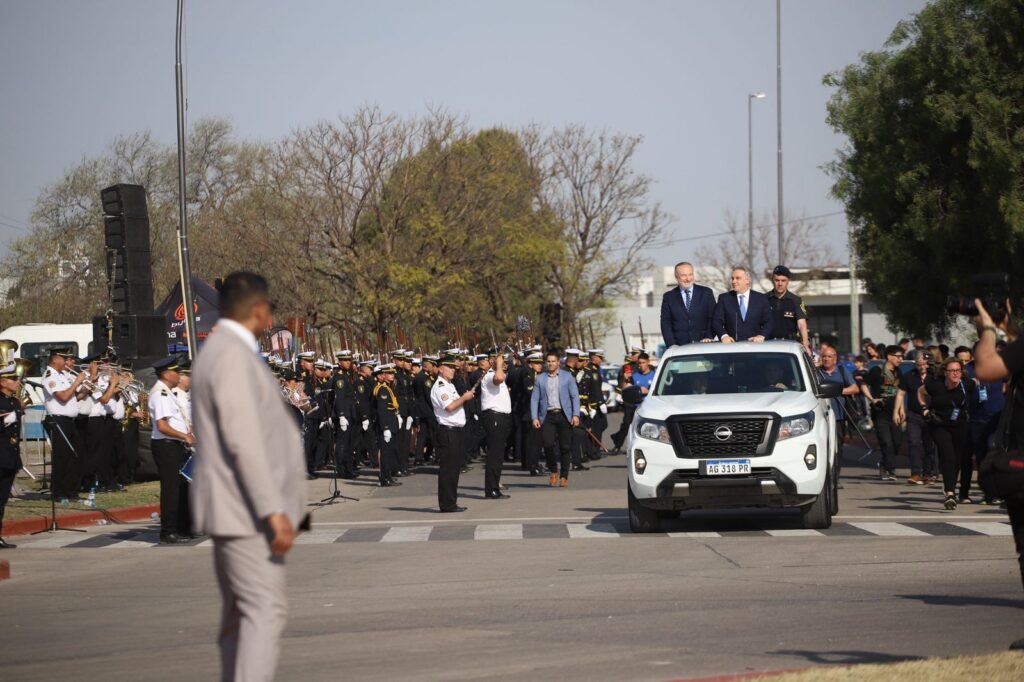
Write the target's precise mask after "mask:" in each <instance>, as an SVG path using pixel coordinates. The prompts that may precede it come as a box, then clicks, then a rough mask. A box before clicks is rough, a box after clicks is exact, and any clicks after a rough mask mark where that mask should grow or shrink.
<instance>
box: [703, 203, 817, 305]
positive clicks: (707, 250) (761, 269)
mask: <svg viewBox="0 0 1024 682" xmlns="http://www.w3.org/2000/svg"><path fill="white" fill-rule="evenodd" d="M786 215H793V212H792V211H787V212H786ZM755 222H756V224H755V225H754V253H753V255H751V254H749V253H748V248H747V244H748V231H747V226H746V224H744V221H741V220H740V219H739V217H738V216H737V215H736V214H734V213H732V212H726V214H725V217H724V219H723V223H724V226H725V229H724V231H723V233H722V237H721V238H720V239H719V240H718V241H717V242H715V244H714V245H713V246H706V245H705V246H700V247H698V248H697V250H696V256H697V263H698V265H699V266H700V268H701V270H702V272H703V273H705V277H709V276H710V277H711V278H712V281H710V282H705V283H706V284H708V285H709V286H712V287H715V288H718V289H723V290H729V289H731V288H732V282H731V276H732V269H733V267H735V266H737V265H744V266H747V267H749V268H751V272H752V273H753V276H754V280H755V282H756V281H757V280H758V279H759V278H761V277H768V276H769V275H770V273H771V271H772V270H774V269H775V266H776V265H779V263H778V262H777V261H778V254H777V250H778V239H777V233H776V220H775V218H774V214H770V213H765V214H763V215H761V216H760V217H758V218H756V219H755ZM824 229H825V223H823V222H820V221H815V220H809V219H807V218H805V217H800V218H797V219H795V220H790V221H789V222H787V223H786V225H785V229H784V231H783V235H782V238H783V241H782V252H783V257H784V260H786V261H788V262H785V263H783V265H786V266H788V267H790V268H794V267H800V268H811V269H818V268H826V267H830V266H833V265H835V264H836V256H835V252H834V251H833V250H832V246H831V245H830V244H829V243H828V242H827V241H826V240H825V237H824V234H823V231H824ZM707 273H711V274H710V275H709V274H707ZM801 286H802V284H801V283H799V282H794V283H793V286H792V289H793V291H794V292H796V293H799V291H800V288H801Z"/></svg>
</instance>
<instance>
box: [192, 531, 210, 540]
mask: <svg viewBox="0 0 1024 682" xmlns="http://www.w3.org/2000/svg"><path fill="white" fill-rule="evenodd" d="M188 537H189V539H190V540H201V539H203V538H205V537H206V533H189V535H188Z"/></svg>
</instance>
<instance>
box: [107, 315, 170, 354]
mask: <svg viewBox="0 0 1024 682" xmlns="http://www.w3.org/2000/svg"><path fill="white" fill-rule="evenodd" d="M114 348H115V349H116V350H117V356H118V357H119V358H146V359H151V358H162V357H164V356H166V355H167V320H166V319H164V317H163V316H162V315H114Z"/></svg>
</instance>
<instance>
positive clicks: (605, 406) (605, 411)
mask: <svg viewBox="0 0 1024 682" xmlns="http://www.w3.org/2000/svg"><path fill="white" fill-rule="evenodd" d="M598 409H599V410H601V414H608V406H607V405H605V404H604V403H601V407H599V408H598Z"/></svg>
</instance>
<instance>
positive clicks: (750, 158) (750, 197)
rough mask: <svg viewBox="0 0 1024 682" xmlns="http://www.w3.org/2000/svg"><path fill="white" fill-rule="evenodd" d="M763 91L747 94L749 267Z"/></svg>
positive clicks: (748, 263)
mask: <svg viewBox="0 0 1024 682" xmlns="http://www.w3.org/2000/svg"><path fill="white" fill-rule="evenodd" d="M764 97H765V94H764V93H763V92H754V93H750V94H748V95H747V267H749V268H754V267H755V265H754V124H753V122H752V121H753V104H754V100H755V99H764Z"/></svg>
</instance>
